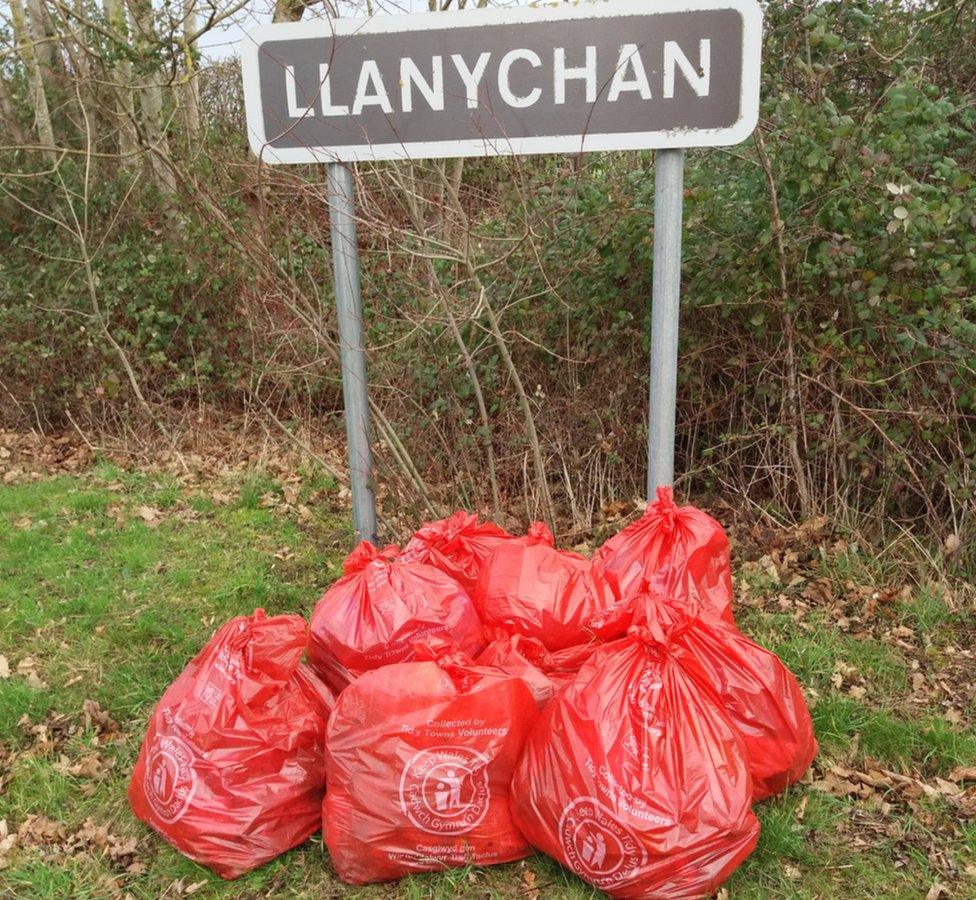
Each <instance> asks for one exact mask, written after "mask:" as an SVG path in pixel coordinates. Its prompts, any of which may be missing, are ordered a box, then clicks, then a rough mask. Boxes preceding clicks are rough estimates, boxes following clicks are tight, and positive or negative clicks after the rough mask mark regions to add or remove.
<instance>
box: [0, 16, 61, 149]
mask: <svg viewBox="0 0 976 900" xmlns="http://www.w3.org/2000/svg"><path fill="white" fill-rule="evenodd" d="M10 15H11V19H12V20H13V28H14V41H15V42H16V43H17V44H18V45H19V46H20V47H21V55H22V57H23V60H24V66H25V67H26V68H27V80H28V83H29V84H30V89H31V104H32V106H33V108H34V125H35V127H36V128H37V139H38V143H40V144H41V145H42V146H43V147H44V148H45V149H44V151H43V152H44V155H45V156H46V157H47V158H48V159H49V160H50V161H51V162H54V161H55V160H57V158H58V154H57V151H56V150H55V149H54V129H53V128H52V127H51V111H50V110H49V109H48V105H47V95H46V94H45V93H44V79H43V78H42V76H41V67H40V65H39V64H38V61H37V53H36V52H35V45H34V40H33V38H32V36H31V32H30V28H29V27H28V25H27V19H26V16H25V14H24V5H23V2H22V0H10Z"/></svg>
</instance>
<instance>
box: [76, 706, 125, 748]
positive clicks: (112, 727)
mask: <svg viewBox="0 0 976 900" xmlns="http://www.w3.org/2000/svg"><path fill="white" fill-rule="evenodd" d="M82 715H83V718H84V722H85V730H86V731H94V732H95V740H96V743H98V744H108V743H111V742H113V741H117V740H120V739H121V738H122V736H123V735H122V731H121V729H120V728H119V725H118V723H117V722H116V721H115V720H114V719H113V718H112V717H111V716H110V715H109V714H108V713H107V712H106V711H105V710H104V709H102V708H101V706H99V705H98V703H97V702H96V701H95V700H86V701H85V702H84V703H83V704H82Z"/></svg>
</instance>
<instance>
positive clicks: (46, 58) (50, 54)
mask: <svg viewBox="0 0 976 900" xmlns="http://www.w3.org/2000/svg"><path fill="white" fill-rule="evenodd" d="M27 21H28V24H29V26H30V33H31V34H32V35H33V36H34V40H35V41H36V43H35V45H34V52H35V55H36V56H37V63H38V65H39V66H40V67H41V73H42V74H43V75H44V78H45V85H44V86H45V87H46V88H47V89H48V90H50V88H51V83H50V82H49V81H48V80H47V79H48V77H49V76H50V75H53V74H54V70H55V67H56V66H57V64H58V63H59V62H60V60H59V59H58V58H57V54H56V52H55V51H56V44H55V34H54V28H53V26H52V25H51V18H50V16H49V15H48V13H47V10H46V9H45V8H44V4H43V2H42V0H27Z"/></svg>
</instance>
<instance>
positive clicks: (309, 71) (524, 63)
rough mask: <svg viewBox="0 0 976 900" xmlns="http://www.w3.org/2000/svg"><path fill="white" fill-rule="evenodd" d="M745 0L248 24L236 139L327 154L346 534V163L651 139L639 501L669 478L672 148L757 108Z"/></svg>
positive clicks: (283, 154) (674, 342) (357, 503)
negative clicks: (242, 125) (646, 377)
mask: <svg viewBox="0 0 976 900" xmlns="http://www.w3.org/2000/svg"><path fill="white" fill-rule="evenodd" d="M761 46H762V10H761V8H760V6H759V3H758V2H757V0H657V2H655V3H654V4H653V5H650V6H649V5H648V4H647V3H646V0H604V2H599V3H563V4H553V5H546V6H507V7H501V8H493V9H466V10H463V11H460V10H459V11H449V12H441V13H438V14H437V15H430V14H427V13H422V14H415V15H406V16H372V17H370V18H368V19H319V20H315V21H306V22H284V23H278V24H274V25H266V26H262V27H259V28H257V29H255V30H254V31H253V32H251V34H250V35H249V39H248V41H247V42H245V44H244V47H243V49H242V52H241V70H242V75H243V80H244V106H245V110H246V113H247V130H248V140H249V141H250V144H251V148H252V149H253V151H254V152H255V153H256V154H257V155H258V156H260V157H261V158H262V159H264V160H266V161H267V162H270V163H317V162H324V163H328V164H329V192H330V193H329V197H330V200H329V205H330V208H331V209H332V247H333V261H334V268H335V279H336V304H337V307H338V311H339V334H340V339H341V342H342V375H343V391H344V395H345V404H346V428H347V432H348V437H349V467H350V472H351V474H352V489H353V507H354V513H355V516H356V529H357V532H358V533H359V534H360V535H361V536H364V537H368V536H372V535H373V533H374V532H375V528H376V514H375V510H374V499H373V491H372V465H371V458H370V450H369V440H368V431H369V422H368V406H367V397H366V363H365V355H364V350H363V332H362V315H361V311H360V301H359V262H358V256H357V253H356V226H355V219H354V210H353V205H354V204H353V190H352V178H351V175H350V173H349V170H348V169H346V168H345V167H344V166H343V165H342V164H343V163H347V162H354V161H356V160H370V161H373V160H397V159H400V160H409V159H430V158H443V157H449V156H500V155H506V154H526V153H582V152H588V151H593V150H636V149H653V150H657V151H658V154H657V159H656V161H655V176H654V184H655V198H654V279H653V280H654V286H653V297H652V304H653V308H652V315H651V383H650V411H649V416H648V439H647V452H648V472H647V487H648V494H649V495H653V493H654V490H655V489H656V488H657V487H658V485H665V484H670V483H671V481H672V479H673V477H674V433H675V397H676V390H677V356H678V295H679V292H680V287H681V207H682V181H683V165H684V148H687V147H720V146H731V145H732V144H737V143H739V142H741V141H743V140H745V139H746V138H747V137H748V136H749V135H750V134H751V133H752V131H753V129H754V128H755V127H756V122H757V120H758V118H759V64H760V56H761Z"/></svg>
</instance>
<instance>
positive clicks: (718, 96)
mask: <svg viewBox="0 0 976 900" xmlns="http://www.w3.org/2000/svg"><path fill="white" fill-rule="evenodd" d="M761 29H762V13H761V11H760V9H759V6H758V4H757V3H756V2H755V0H671V2H662V3H653V4H649V3H647V2H646V0H604V2H594V3H577V4H563V5H553V6H516V7H506V8H500V9H472V10H461V11H456V12H445V13H437V14H436V15H432V14H430V13H423V14H418V15H406V16H374V17H372V18H370V19H365V20H363V19H333V20H314V21H307V22H294V23H281V24H276V25H268V26H265V27H261V28H257V29H255V30H254V31H253V32H252V33H251V34H250V36H249V40H248V41H246V42H245V44H244V48H243V50H242V57H241V61H242V68H243V76H244V96H245V105H246V110H247V126H248V135H249V138H250V142H251V147H252V149H253V150H254V152H255V153H256V154H258V155H259V156H261V157H262V158H263V159H265V160H266V161H268V162H271V163H300V162H306V163H308V162H335V161H354V160H379V159H406V158H429V157H444V156H497V155H500V154H514V153H519V154H522V153H575V152H581V151H589V150H628V149H637V148H648V147H651V148H667V147H696V146H701V147H704V146H717V145H731V144H736V143H738V142H739V141H741V140H743V139H744V138H746V137H747V136H748V135H749V134H750V133H751V132H752V129H753V128H754V127H755V124H756V118H757V114H758V109H759V49H760V40H761Z"/></svg>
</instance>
